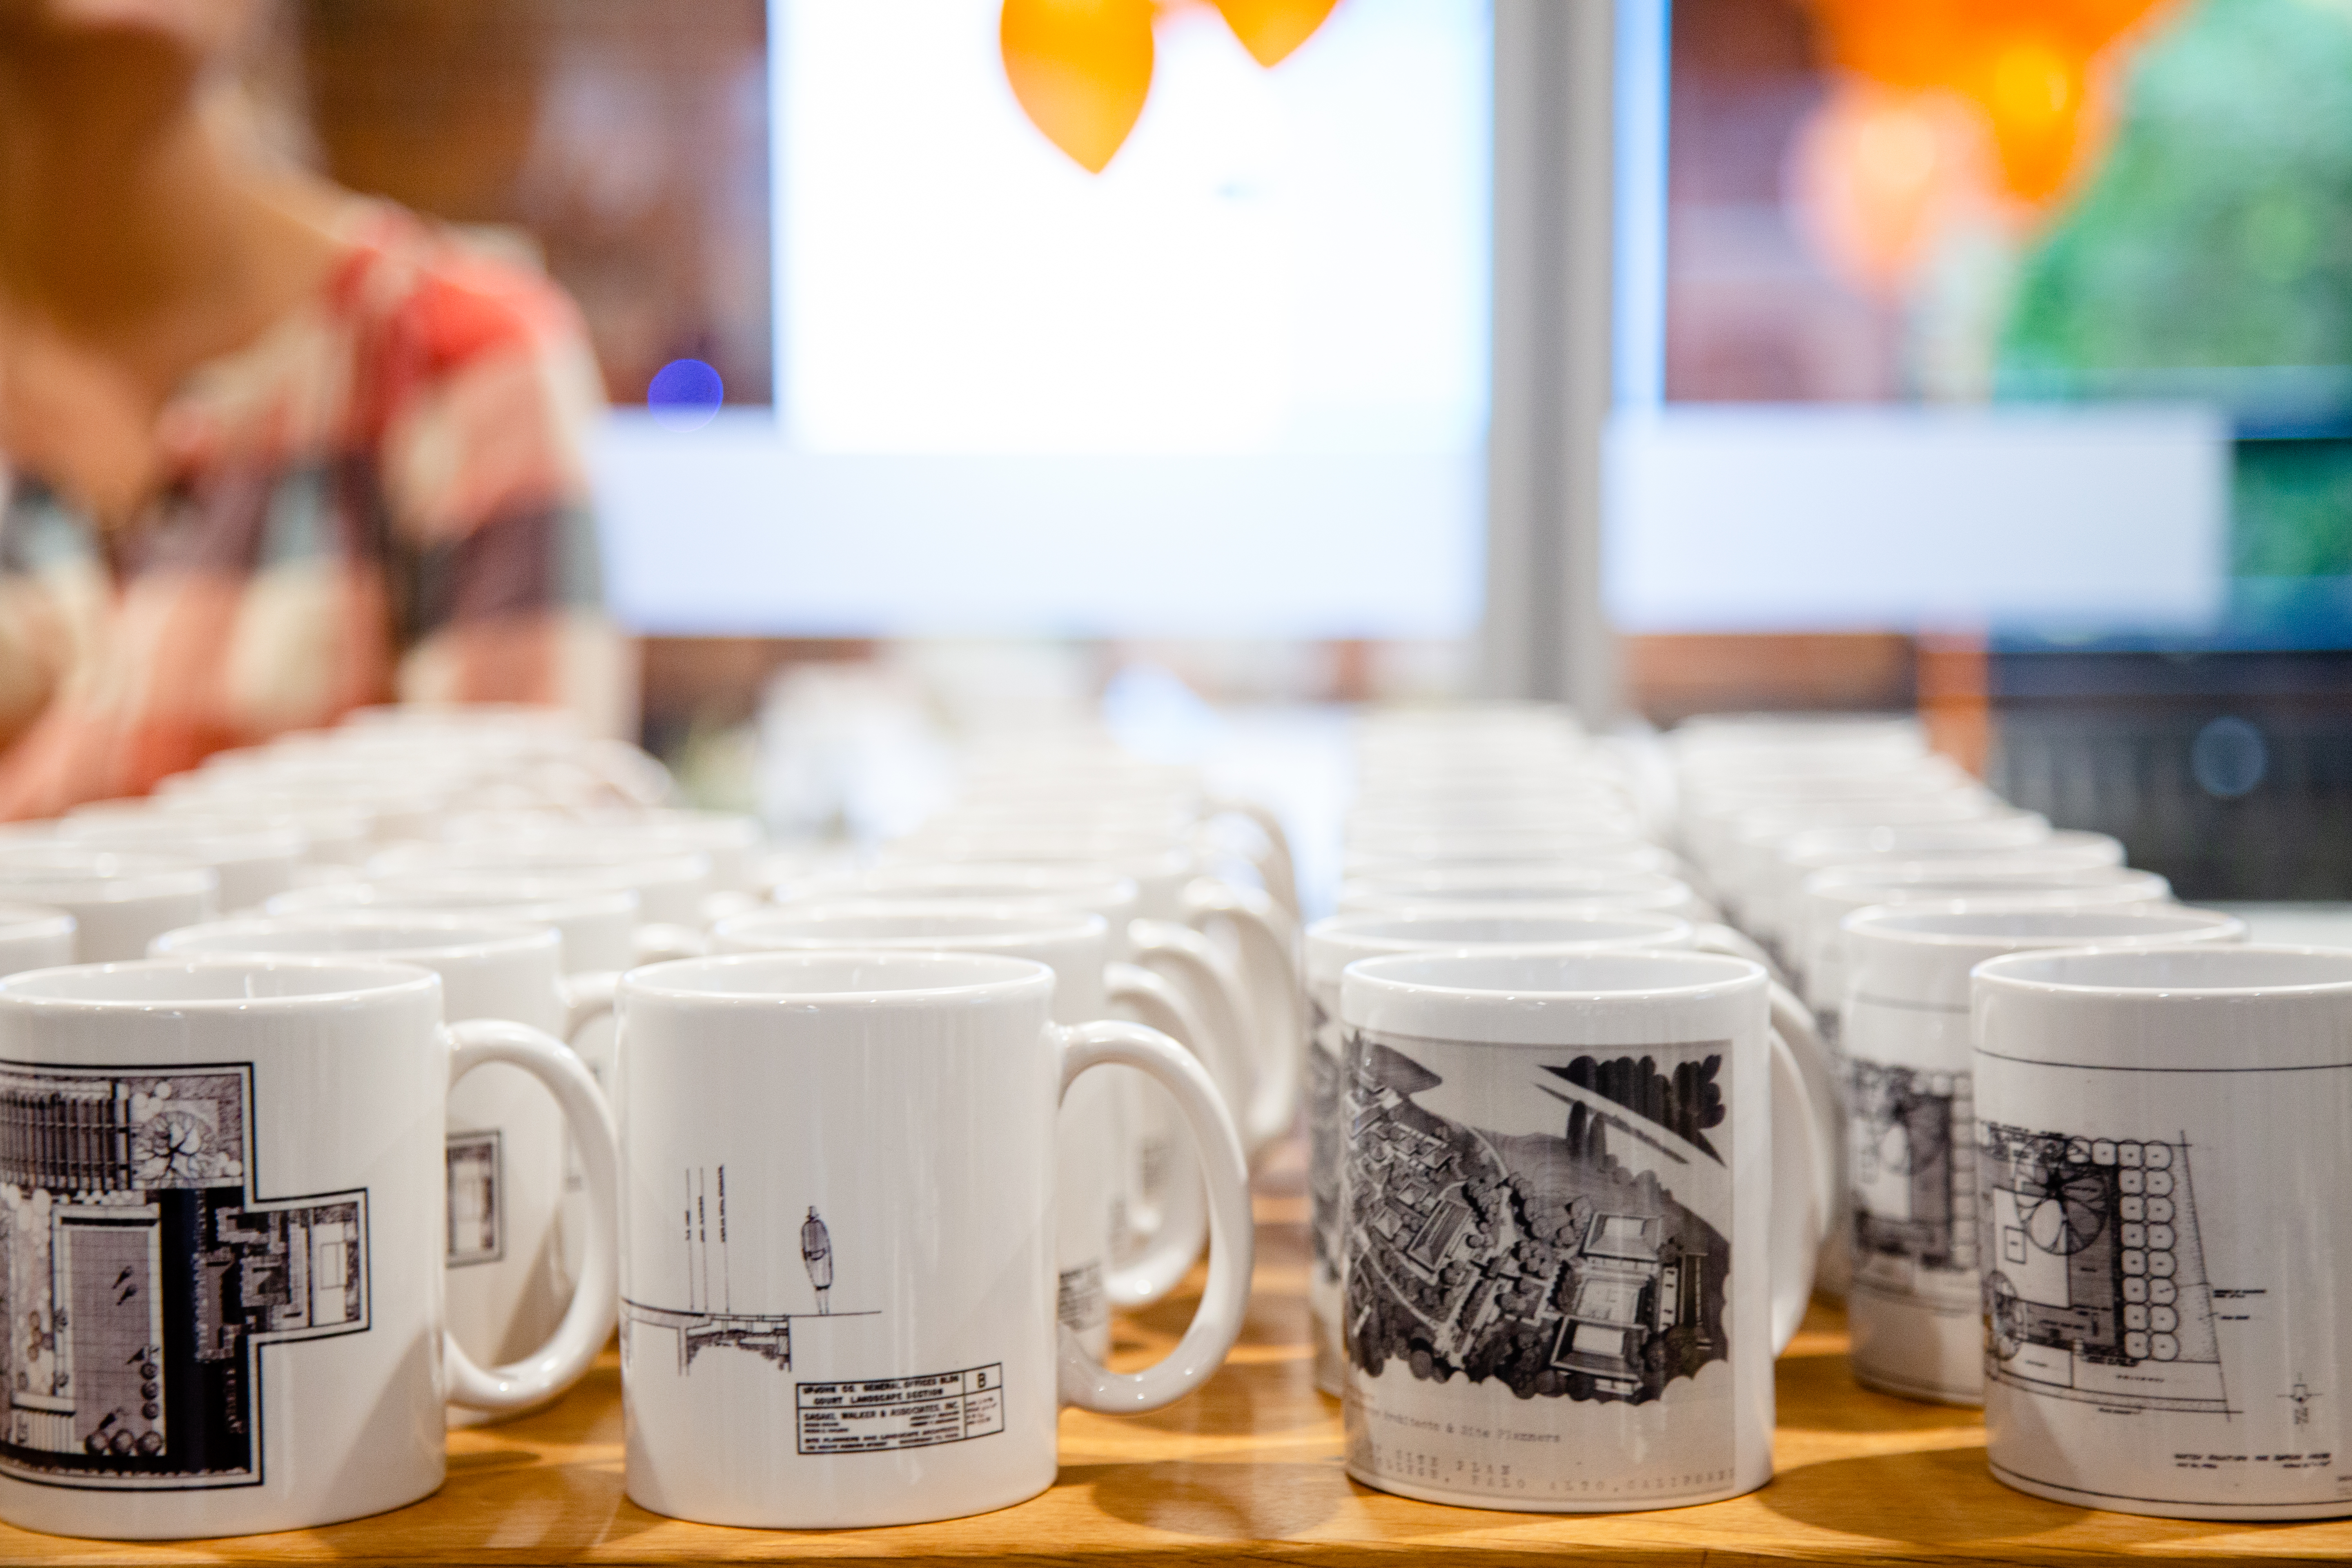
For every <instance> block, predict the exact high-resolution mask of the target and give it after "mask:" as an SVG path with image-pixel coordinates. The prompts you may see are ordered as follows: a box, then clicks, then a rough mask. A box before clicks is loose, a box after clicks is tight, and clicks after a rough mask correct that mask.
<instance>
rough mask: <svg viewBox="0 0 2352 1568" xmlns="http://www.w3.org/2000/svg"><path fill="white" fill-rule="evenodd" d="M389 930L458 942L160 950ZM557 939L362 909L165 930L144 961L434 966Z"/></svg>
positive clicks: (467, 919) (480, 921)
mask: <svg viewBox="0 0 2352 1568" xmlns="http://www.w3.org/2000/svg"><path fill="white" fill-rule="evenodd" d="M383 930H394V931H402V932H410V931H414V932H417V933H419V934H426V933H436V932H437V933H440V934H444V935H447V936H450V937H453V938H457V939H458V940H454V941H449V942H438V943H435V942H409V943H405V944H404V945H402V946H399V947H387V948H352V949H344V948H318V949H312V948H300V949H278V948H273V947H269V946H267V945H258V946H254V947H183V946H179V945H176V944H174V945H172V946H168V947H167V946H165V945H164V944H165V943H167V942H173V939H174V938H188V939H192V940H193V939H198V938H205V937H218V938H222V939H224V940H226V939H230V938H233V937H235V936H236V935H237V934H239V933H242V934H244V935H247V936H249V937H252V938H253V939H255V940H256V941H257V942H262V943H266V942H268V939H270V938H271V937H273V936H279V935H290V934H293V933H294V932H297V931H383ZM562 942H563V936H562V932H561V931H558V930H557V929H556V928H555V926H554V925H552V924H551V923H534V922H531V921H516V920H502V919H499V918H498V917H496V916H488V917H475V916H469V915H465V914H453V913H442V912H437V911H435V910H386V909H383V908H380V907H378V906H373V905H368V904H354V905H352V906H350V907H348V908H342V909H337V908H327V909H316V910H296V911H294V912H292V913H290V914H276V915H272V914H261V915H241V916H238V917H236V918H234V919H231V920H221V921H197V922H196V923H195V924H193V925H184V926H180V927H178V928H177V929H175V930H173V931H165V932H163V934H162V935H160V936H158V937H157V938H155V940H154V941H153V942H151V943H149V944H148V953H149V956H151V957H154V958H174V957H180V956H183V955H185V956H189V957H195V956H199V955H202V956H206V957H215V956H216V957H224V958H226V957H252V958H263V957H268V958H275V957H280V956H283V957H288V958H345V957H358V956H362V955H366V954H374V955H377V956H380V957H381V958H382V959H383V962H384V963H420V964H421V963H446V962H448V961H451V960H455V959H463V958H488V957H507V956H509V955H512V954H516V953H528V952H536V951H538V950H539V949H541V948H554V949H557V950H559V951H560V950H561V949H562Z"/></svg>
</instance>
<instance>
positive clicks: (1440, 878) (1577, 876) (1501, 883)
mask: <svg viewBox="0 0 2352 1568" xmlns="http://www.w3.org/2000/svg"><path fill="white" fill-rule="evenodd" d="M1412 864H1413V865H1415V866H1417V867H1420V869H1418V870H1412V871H1403V872H1391V871H1381V872H1376V873H1374V874H1372V875H1370V876H1365V875H1362V874H1360V873H1359V874H1357V875H1354V876H1350V877H1349V878H1348V879H1346V880H1345V881H1344V882H1343V883H1342V884H1341V885H1340V895H1341V896H1342V897H1346V896H1347V895H1349V894H1351V893H1354V894H1365V893H1453V892H1462V893H1465V895H1469V896H1475V895H1476V894H1478V893H1482V892H1487V891H1490V890H1507V891H1508V890H1517V889H1527V888H1534V889H1546V890H1551V889H1557V890H1558V891H1559V893H1560V895H1561V896H1562V897H1563V898H1585V897H1589V896H1606V895H1609V894H1612V893H1627V894H1641V893H1659V892H1664V891H1665V890H1666V889H1669V888H1672V887H1674V886H1676V885H1678V884H1679V885H1682V886H1685V887H1687V886H1688V884H1687V883H1685V882H1684V881H1683V879H1681V878H1679V877H1676V876H1674V875H1673V874H1671V873H1669V872H1665V871H1648V870H1643V868H1640V867H1637V866H1594V865H1590V864H1588V863H1586V862H1584V861H1580V860H1500V861H1496V862H1494V863H1493V864H1492V866H1489V865H1488V864H1486V863H1485V862H1474V863H1472V864H1470V865H1467V866H1460V865H1451V864H1446V863H1444V862H1438V863H1430V862H1424V861H1415V862H1412ZM1506 868H1508V869H1506ZM1514 872H1516V873H1517V874H1513V873H1514Z"/></svg>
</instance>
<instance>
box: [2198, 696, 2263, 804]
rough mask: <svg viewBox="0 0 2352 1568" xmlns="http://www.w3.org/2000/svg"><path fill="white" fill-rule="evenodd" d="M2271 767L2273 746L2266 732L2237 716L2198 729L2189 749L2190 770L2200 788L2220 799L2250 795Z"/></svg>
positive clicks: (2217, 720) (2232, 798) (2218, 720)
mask: <svg viewBox="0 0 2352 1568" xmlns="http://www.w3.org/2000/svg"><path fill="white" fill-rule="evenodd" d="M2270 768H2271V749H2270V747H2269V746H2268V745H2267V744H2266V743H2265V742H2263V732H2262V731H2260V730H2257V729H2255V728H2254V727H2253V725H2252V724H2250V723H2248V722H2247V721H2245V720H2243V719H2240V718H2237V717H2236V716H2234V715H2232V716H2230V717H2227V718H2221V719H2216V720H2214V721H2212V722H2211V723H2210V724H2208V725H2206V726H2205V727H2204V728H2203V729H2202V730H2200V731H2197V739H2196V740H2195V741H2194V742H2191V743H2190V745H2189V772H2190V773H2193V774H2194V775H2196V779H2197V783H2198V785H2199V787H2200V788H2201V789H2203V790H2204V792H2205V793H2206V794H2207V795H2213V796H2216V797H2217V798H2219V799H2221V800H2235V799H2237V798H2238V797H2239V796H2240V795H2248V794H2251V793H2252V791H2253V789H2254V786H2255V785H2257V784H2261V783H2262V782H2263V775H2264V774H2266V773H2269V772H2270Z"/></svg>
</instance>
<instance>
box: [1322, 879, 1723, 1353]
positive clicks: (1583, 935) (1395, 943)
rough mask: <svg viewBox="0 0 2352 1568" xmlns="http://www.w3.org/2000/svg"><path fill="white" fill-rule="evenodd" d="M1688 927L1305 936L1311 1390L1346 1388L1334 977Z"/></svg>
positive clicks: (1329, 926) (1656, 919) (1576, 947)
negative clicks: (1433, 955)
mask: <svg viewBox="0 0 2352 1568" xmlns="http://www.w3.org/2000/svg"><path fill="white" fill-rule="evenodd" d="M1692 934H1693V931H1692V927H1691V924H1690V922H1689V921H1682V920H1676V919H1675V917H1673V916H1672V915H1640V914H1629V915H1622V916H1611V915H1606V914H1593V915H1584V916H1575V915H1556V916H1550V917H1536V918H1532V919H1529V918H1525V917H1519V916H1512V915H1469V916H1457V915H1332V916H1329V917H1328V918H1326V919H1323V920H1319V921H1316V922H1315V923H1314V924H1313V925H1311V926H1309V927H1307V1009H1308V1013H1309V1015H1310V1017H1311V1020H1312V1023H1313V1033H1312V1034H1311V1035H1310V1036H1309V1037H1308V1049H1307V1092H1306V1094H1305V1097H1304V1098H1305V1100H1306V1103H1307V1244H1308V1245H1307V1251H1308V1264H1307V1267H1308V1269H1309V1273H1308V1275H1307V1318H1308V1320H1309V1321H1310V1322H1311V1323H1312V1324H1313V1325H1314V1333H1315V1386H1316V1387H1317V1388H1319V1389H1321V1390H1322V1391H1323V1392H1324V1393H1326V1394H1330V1395H1332V1396H1333V1397H1335V1398H1336V1397H1338V1396H1339V1395H1340V1394H1342V1393H1343V1392H1344V1391H1345V1387H1346V1379H1345V1378H1344V1376H1343V1375H1342V1370H1341V1369H1342V1368H1343V1367H1344V1366H1345V1365H1346V1363H1347V1352H1346V1349H1345V1347H1344V1346H1343V1344H1342V1343H1341V1335H1340V1331H1339V1329H1340V1318H1341V1283H1342V1282H1341V1279H1340V1268H1341V1265H1342V1263H1343V1261H1344V1258H1343V1257H1342V1249H1341V1241H1342V1237H1343V1230H1344V1227H1343V1226H1342V1224H1341V1221H1342V1218H1343V1216H1344V1215H1345V1214H1346V1209H1345V1206H1344V1205H1345V1203H1346V1194H1345V1190H1344V1189H1345V1185H1346V1168H1347V1160H1346V1149H1347V1138H1346V1133H1347V1124H1346V1121H1345V1119H1344V1118H1343V1117H1342V1115H1341V1113H1340V1106H1341V1101H1342V1099H1343V1092H1342V1082H1341V1080H1342V1077H1343V1075H1344V1073H1345V1070H1346V1066H1347V1033H1348V1031H1347V1028H1346V1026H1344V1025H1343V1024H1342V1023H1341V1022H1340V1021H1339V976H1340V973H1341V972H1342V971H1344V970H1345V969H1346V968H1347V967H1348V965H1349V964H1350V963H1355V962H1356V961H1357V960H1358V959H1360V958H1382V957H1386V956H1388V955H1389V954H1391V953H1401V952H1454V951H1464V952H1467V951H1472V950H1475V949H1480V948H1504V949H1509V950H1514V951H1516V950H1519V949H1541V950H1545V951H1549V952H1596V951H1600V950H1602V949H1608V948H1644V947H1687V946H1689V945H1690V943H1691V939H1692Z"/></svg>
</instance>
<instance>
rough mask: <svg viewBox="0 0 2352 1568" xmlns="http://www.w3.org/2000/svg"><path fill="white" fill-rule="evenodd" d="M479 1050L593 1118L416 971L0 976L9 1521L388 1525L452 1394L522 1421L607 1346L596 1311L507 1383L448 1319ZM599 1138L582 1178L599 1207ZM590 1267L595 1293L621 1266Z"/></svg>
mask: <svg viewBox="0 0 2352 1568" xmlns="http://www.w3.org/2000/svg"><path fill="white" fill-rule="evenodd" d="M493 1062H497V1063H505V1064H510V1065H513V1066H517V1067H520V1068H524V1069H526V1070H528V1071H530V1072H532V1073H534V1074H536V1075H537V1076H538V1077H539V1078H540V1079H541V1081H542V1082H544V1083H545V1084H546V1085H547V1087H548V1088H549V1089H551V1091H553V1092H554V1093H555V1094H556V1095H557V1096H558V1097H559V1098H561V1099H562V1100H563V1101H564V1104H565V1106H566V1108H567V1110H570V1111H571V1112H572V1115H573V1117H574V1118H575V1119H576V1120H578V1121H581V1122H582V1123H583V1124H593V1123H597V1122H599V1121H600V1120H601V1119H604V1116H605V1112H604V1102H603V1100H601V1099H599V1098H598V1097H597V1095H596V1093H595V1091H594V1088H593V1085H591V1084H590V1082H589V1081H588V1076H587V1074H586V1073H585V1072H584V1071H583V1070H582V1069H581V1068H580V1065H579V1063H578V1061H577V1059H576V1058H573V1057H572V1054H571V1053H570V1052H569V1051H566V1050H565V1049H563V1047H562V1046H560V1045H558V1044H557V1043H556V1042H554V1041H553V1040H551V1039H549V1038H548V1037H545V1036H543V1035H541V1034H538V1033H537V1032H535V1031H533V1030H529V1029H525V1028H522V1027H520V1026H516V1025H511V1024H494V1023H470V1024H459V1025H457V1026H452V1027H446V1028H445V1027H444V1026H443V1025H442V1022H441V982H440V980H439V979H438V978H437V977H436V976H435V975H434V974H432V973H430V972H428V971H425V970H422V969H417V968H415V967H413V966H410V965H406V964H389V963H360V962H356V961H344V960H338V961H318V960H271V961H267V962H260V961H244V960H230V959H200V960H187V961H183V960H175V959H165V960H154V961H150V962H144V963H119V964H107V965H90V964H85V965H81V966H79V967H69V968H64V969H43V970H35V971H31V972H29V973H24V974H17V975H12V976H9V977H8V978H6V979H5V980H0V1103H5V1105H6V1107H7V1110H8V1113H9V1127H10V1132H9V1135H8V1138H7V1141H6V1143H5V1145H0V1224H5V1238H0V1246H5V1267H6V1268H7V1279H8V1315H9V1328H8V1332H7V1333H6V1334H5V1335H0V1375H5V1380H6V1384H7V1386H8V1387H9V1388H10V1390H11V1391H12V1393H11V1396H10V1407H9V1411H8V1416H7V1419H8V1423H9V1425H8V1428H7V1431H6V1434H5V1441H0V1518H5V1519H6V1520H7V1521H8V1522H10V1523H11V1524H15V1525H17V1526H19V1527H21V1528H23V1529H27V1530H37V1531H46V1532H47V1533H50V1534H56V1535H81V1536H97V1537H106V1538H112V1539H120V1540H152V1539H161V1538H184V1537H195V1536H217V1535H242V1534H250V1533H254V1532H257V1531H285V1530H302V1529H309V1528H310V1527H312V1526H316V1525H321V1524H327V1523H331V1522H332V1521H336V1520H341V1519H352V1518H356V1517H358V1516H360V1515H362V1514H371V1513H377V1512H381V1511H382V1510H385V1509H389V1508H397V1507H399V1506H400V1505H402V1504H404V1503H408V1502H414V1501H415V1500H417V1499H418V1498H421V1497H423V1496H425V1494H426V1493H428V1492H430V1491H432V1490H433V1489H435V1488H436V1487H437V1486H439V1485H440V1484H441V1478H442V1473H443V1467H444V1457H443V1456H444V1441H443V1427H442V1401H443V1399H444V1397H445V1396H446V1397H447V1398H449V1399H452V1400H456V1401H457V1402H459V1403H462V1404H465V1405H469V1406H472V1407H475V1408H478V1409H484V1410H504V1409H516V1408H520V1407H523V1406H526V1405H533V1404H537V1403H540V1402H541V1401H543V1400H544V1399H546V1398H547V1397H548V1396H549V1395H550V1394H553V1393H555V1392H558V1391H560V1390H561V1389H562V1388H563V1387H565V1386H567V1385H568V1384H571V1383H572V1381H573V1380H575V1379H576V1378H577V1377H578V1376H579V1375H580V1373H582V1372H583V1371H584V1370H585V1369H586V1367H587V1365H588V1363H590V1361H591V1360H592V1359H593V1357H594V1356H595V1354H596V1352H597V1351H598V1350H599V1349H601V1348H602V1343H603V1335H602V1334H601V1332H599V1331H597V1324H598V1321H601V1319H600V1314H599V1313H598V1312H597V1311H596V1310H595V1309H594V1308H593V1306H591V1305H590V1304H589V1303H587V1302H586V1301H583V1303H582V1304H581V1306H579V1307H577V1308H575V1310H573V1312H572V1314H571V1316H569V1317H568V1318H566V1320H565V1321H564V1323H563V1325H562V1329H561V1330H560V1331H558V1333H557V1334H556V1336H555V1338H554V1339H553V1340H552V1341H551V1342H550V1343H549V1344H547V1345H545V1346H543V1347H541V1348H540V1349H539V1350H538V1351H537V1352H536V1353H534V1354H533V1355H531V1356H530V1357H528V1358H526V1359H525V1360H524V1361H522V1362H520V1363H517V1364H513V1365H509V1366H505V1367H499V1368H492V1369H488V1370H485V1369H483V1368H481V1367H479V1366H478V1365H477V1364H476V1363H474V1362H472V1361H471V1360H470V1359H468V1358H467V1355H466V1353H465V1352H464V1351H463V1350H462V1349H461V1348H460V1347H458V1346H457V1344H456V1343H455V1342H453V1341H451V1340H450V1339H449V1338H448V1337H447V1335H446V1333H445V1332H444V1330H443V1321H442V1269H441V1250H442V1226H443V1215H444V1204H445V1194H446V1182H445V1177H444V1169H445V1164H446V1156H445V1153H444V1146H443V1112H444V1106H445V1104H446V1100H447V1098H448V1092H449V1086H450V1085H451V1084H452V1083H453V1082H455V1081H457V1080H459V1079H463V1078H464V1077H465V1076H466V1075H467V1074H468V1073H470V1072H472V1071H473V1070H475V1069H476V1068H480V1067H482V1066H485V1065H486V1064H488V1063H493ZM602 1125H603V1127H604V1136H603V1137H602V1138H601V1139H600V1140H598V1141H597V1142H596V1143H595V1144H594V1156H593V1158H592V1160H591V1162H590V1165H589V1176H590V1181H591V1184H592V1185H593V1188H594V1190H595V1192H596V1193H597V1194H598V1198H599V1201H600V1203H602V1204H603V1205H606V1206H607V1207H609V1205H611V1204H612V1202H613V1198H614V1166H613V1162H612V1160H611V1158H610V1155H611V1151H612V1142H611V1131H610V1129H611V1124H610V1122H609V1121H602ZM592 1262H593V1274H594V1280H593V1284H594V1288H595V1291H596V1292H602V1293H609V1292H610V1291H611V1290H612V1289H613V1255H612V1252H611V1250H610V1249H609V1248H606V1249H604V1250H603V1251H601V1252H600V1253H599V1254H598V1255H597V1256H596V1257H595V1258H593V1260H592ZM592 1293H593V1292H592Z"/></svg>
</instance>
